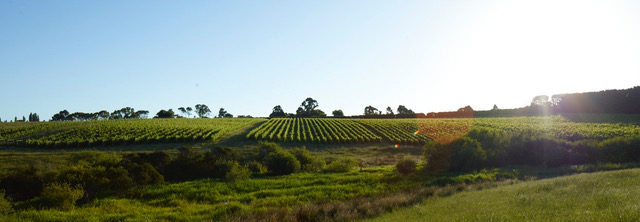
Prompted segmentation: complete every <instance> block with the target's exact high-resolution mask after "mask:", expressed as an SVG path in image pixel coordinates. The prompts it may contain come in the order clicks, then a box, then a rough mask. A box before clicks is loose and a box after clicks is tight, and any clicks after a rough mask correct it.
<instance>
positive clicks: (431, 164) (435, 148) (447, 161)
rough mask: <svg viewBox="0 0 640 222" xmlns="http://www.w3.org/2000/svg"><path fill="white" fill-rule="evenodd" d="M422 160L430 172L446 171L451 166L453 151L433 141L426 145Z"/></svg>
mask: <svg viewBox="0 0 640 222" xmlns="http://www.w3.org/2000/svg"><path fill="white" fill-rule="evenodd" d="M422 158H423V161H424V164H425V169H426V170H427V171H428V172H435V173H438V172H441V171H446V170H448V169H449V166H450V165H451V150H450V148H449V147H448V146H445V145H443V144H441V143H438V142H436V141H433V140H431V141H428V142H427V143H426V144H425V145H424V148H423V150H422Z"/></svg>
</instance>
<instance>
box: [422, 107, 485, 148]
mask: <svg viewBox="0 0 640 222" xmlns="http://www.w3.org/2000/svg"><path fill="white" fill-rule="evenodd" d="M473 123H474V121H473V111H472V109H471V107H469V108H467V107H464V108H461V109H460V110H458V111H457V112H441V113H434V114H431V113H430V114H429V115H427V116H426V118H424V117H423V118H417V119H416V125H417V126H418V131H416V132H415V133H413V135H417V133H420V134H424V135H425V136H427V137H429V138H430V139H432V140H434V141H436V142H438V143H441V144H449V143H451V142H453V141H456V140H457V139H460V138H462V137H463V136H465V135H467V133H469V131H471V129H473Z"/></svg>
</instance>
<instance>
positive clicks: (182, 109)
mask: <svg viewBox="0 0 640 222" xmlns="http://www.w3.org/2000/svg"><path fill="white" fill-rule="evenodd" d="M178 110H180V112H182V115H184V114H187V109H185V108H184V107H180V108H178Z"/></svg>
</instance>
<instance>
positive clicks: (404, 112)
mask: <svg viewBox="0 0 640 222" xmlns="http://www.w3.org/2000/svg"><path fill="white" fill-rule="evenodd" d="M410 114H415V112H413V110H410V109H407V107H405V106H403V105H399V106H398V115H410Z"/></svg>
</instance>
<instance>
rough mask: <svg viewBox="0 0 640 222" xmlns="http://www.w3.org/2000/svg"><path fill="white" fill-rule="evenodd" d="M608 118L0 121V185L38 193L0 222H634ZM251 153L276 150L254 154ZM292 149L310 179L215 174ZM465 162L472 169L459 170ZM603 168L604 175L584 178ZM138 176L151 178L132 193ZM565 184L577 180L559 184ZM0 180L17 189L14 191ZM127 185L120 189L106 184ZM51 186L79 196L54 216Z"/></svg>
mask: <svg viewBox="0 0 640 222" xmlns="http://www.w3.org/2000/svg"><path fill="white" fill-rule="evenodd" d="M612 118H613V117H612ZM615 118H617V119H615V120H614V119H611V118H607V117H606V116H588V115H582V116H573V117H562V116H550V117H511V118H476V119H304V120H303V119H271V120H264V119H173V120H156V119H151V120H118V121H87V122H55V123H0V137H1V138H2V139H3V140H4V142H3V143H4V145H0V146H3V147H2V149H1V150H0V185H2V186H3V187H6V188H3V189H7V190H9V191H12V192H19V190H20V189H21V188H22V185H29V184H32V182H33V183H39V185H38V186H40V187H38V186H36V187H31V189H33V192H32V193H31V194H32V195H31V196H28V197H27V198H24V197H23V198H22V199H21V200H11V202H12V203H11V206H10V208H7V207H6V204H5V205H3V202H2V198H0V221H123V220H126V221H210V220H212V221H226V220H232V221H256V220H262V221H351V220H357V219H364V218H375V217H378V216H380V215H382V217H380V218H375V219H377V220H381V221H400V220H408V221H414V220H424V219H425V218H428V219H429V220H430V221H431V220H434V221H460V220H463V221H485V220H489V221H491V220H494V221H495V220H499V221H503V220H510V221H513V220H515V221H521V220H536V221H547V220H551V221H554V220H560V221H567V220H569V221H583V220H586V221H595V220H597V221H601V220H605V221H610V220H616V221H619V220H622V221H628V220H633V219H637V218H640V215H639V213H637V212H638V210H639V206H640V201H637V200H636V198H635V197H636V196H638V194H639V193H640V191H638V190H639V189H638V188H640V187H638V186H640V185H638V184H640V183H638V180H637V179H636V178H638V176H640V170H639V169H631V170H619V169H628V168H634V167H637V166H638V162H640V152H637V150H638V149H637V145H638V144H640V126H638V125H637V124H636V123H637V121H636V120H637V119H638V118H637V117H633V116H616V117H615ZM18 140H20V141H22V142H21V143H19V142H17V141H18ZM24 141H27V142H24ZM263 141H272V142H278V143H279V144H280V146H281V147H282V148H284V149H282V148H279V149H281V151H277V150H271V151H268V149H266V148H264V147H263V146H265V145H264V144H265V143H263ZM460 141H462V142H460ZM269 144H272V145H275V146H278V145H277V144H273V143H269ZM425 144H426V145H425ZM434 144H435V145H434ZM438 144H439V145H438ZM267 146H270V145H267ZM427 146H429V147H431V148H434V147H436V148H437V149H441V150H448V151H447V152H449V153H444V154H442V155H443V156H441V157H443V158H444V159H445V160H446V161H445V162H441V163H444V164H445V165H444V166H446V167H449V166H451V168H444V170H445V171H439V170H437V169H435V168H428V167H427V164H425V161H426V160H427V158H426V157H425V155H423V151H425V150H428V149H427V148H426V147H427ZM185 147H187V148H185ZM261 147H262V148H261ZM300 147H306V149H304V150H306V151H305V152H308V155H310V156H311V157H313V158H315V160H314V161H316V162H313V163H321V164H320V165H312V166H317V167H318V168H317V169H316V170H315V171H305V169H307V168H303V167H300V166H298V168H297V169H296V170H295V171H293V173H292V174H288V175H282V176H275V175H277V174H275V173H273V172H272V171H264V172H262V171H251V173H250V174H251V178H250V179H242V180H238V181H235V180H233V179H229V178H228V177H226V176H225V174H228V173H230V172H232V171H233V169H235V168H233V167H231V166H232V165H233V164H235V165H237V166H238V167H244V168H246V169H249V165H250V164H256V163H257V164H263V165H264V166H266V165H267V164H270V162H269V161H268V159H269V156H270V155H268V154H275V153H278V152H280V153H283V152H285V153H289V154H291V155H294V153H295V152H296V151H295V150H298V151H299V150H301V149H297V148H300ZM86 150H99V152H97V151H86ZM151 151H153V153H157V152H160V153H164V154H163V155H166V158H168V159H166V160H165V162H164V164H160V165H158V164H157V162H153V161H157V160H160V159H145V160H144V161H152V162H148V164H152V163H153V164H154V165H149V167H150V168H151V169H150V171H144V169H145V168H140V167H141V165H136V164H138V163H139V164H143V162H135V161H140V159H138V160H135V159H132V158H134V157H131V156H130V155H134V156H135V155H139V156H138V157H139V158H142V157H145V155H147V154H152V152H151ZM265 152H266V153H265ZM128 155H129V157H127V156H128ZM295 155H297V154H295ZM438 155H440V154H438V153H431V154H429V156H430V157H436V156H438ZM447 155H448V156H447ZM156 157H157V156H156ZM145 158H152V157H150V156H147V157H145ZM292 158H297V160H298V161H299V162H302V160H303V159H305V158H307V157H300V156H295V157H292ZM465 158H466V160H467V161H471V160H473V161H476V162H475V163H476V165H473V166H471V167H469V166H464V165H461V164H460V163H461V162H460V161H459V160H465ZM403 159H410V160H413V161H415V162H417V163H418V168H419V169H418V170H419V171H417V172H415V173H410V174H408V175H402V174H400V173H399V172H398V171H397V170H396V168H395V166H394V165H395V164H396V163H398V162H399V161H400V160H403ZM85 160H86V161H85ZM93 160H95V161H93ZM347 160H348V161H351V163H353V164H355V165H353V166H348V167H346V168H345V169H346V171H348V172H345V171H334V170H331V169H334V168H331V167H330V165H331V164H332V163H338V164H334V165H331V166H332V167H335V166H340V165H339V163H340V161H346V162H345V163H347V162H348V161H347ZM438 160H439V159H428V161H431V163H434V162H435V163H438ZM318 161H319V162H318ZM428 161H427V162H428ZM448 161H450V162H448ZM455 161H457V162H455ZM462 163H464V161H463V162H462ZM171 164H173V165H171ZM325 164H326V165H325ZM439 164H440V163H439ZM454 164H457V165H455V166H458V168H453V166H454ZM358 166H359V167H358ZM460 166H464V167H460ZM225 167H228V168H225ZM307 167H308V166H307ZM146 169H149V168H146ZM172 169H189V171H180V170H178V171H175V170H174V171H170V170H172ZM221 169H222V171H221ZM486 169H494V170H486ZM252 170H253V169H252ZM360 170H362V171H360ZM608 170H609V171H610V170H618V171H610V172H597V171H608ZM151 171H153V172H155V173H160V174H162V175H163V176H164V177H165V179H164V180H162V181H160V182H158V183H150V182H148V181H147V182H144V181H145V180H147V179H149V178H151V177H152V176H153V174H146V173H152V172H151ZM92 172H95V173H96V175H91V174H93V173H92ZM176 172H177V173H176ZM191 172H198V173H193V174H189V173H191ZM220 172H222V174H220ZM234 172H240V171H234ZM247 172H248V171H247ZM583 172H597V173H583ZM13 173H16V174H13ZM576 173H582V174H579V175H572V176H566V175H570V174H576ZM182 174H189V175H190V176H186V177H184V178H183V179H181V178H182V177H180V176H181V175H182ZM194 175H195V176H194ZM7 178H14V179H12V180H15V178H17V179H18V180H23V179H24V180H23V181H17V182H18V183H17V184H21V185H19V186H15V185H12V183H13V182H12V181H9V180H8V179H7ZM203 178H204V179H203ZM515 178H518V179H515ZM531 178H545V179H542V180H533V179H531ZM546 178H549V179H546ZM129 179H130V181H129V183H125V184H129V185H127V186H128V187H126V189H124V188H123V189H120V190H119V188H118V182H113V181H124V182H127V180H129ZM57 181H60V182H70V183H71V182H73V183H74V184H76V185H82V189H84V190H85V192H91V193H90V194H91V195H93V196H92V197H91V198H89V197H88V196H86V198H83V199H80V200H79V201H78V202H77V203H76V204H75V207H71V208H70V209H66V210H64V209H62V208H59V209H56V206H57V205H54V204H52V202H47V201H48V200H46V199H43V196H44V191H43V187H44V186H49V185H50V184H51V183H52V182H57ZM110 181H111V182H110ZM131 184H133V185H131ZM96 186H98V187H100V186H105V189H107V192H105V193H100V192H99V191H100V190H101V189H97V190H96ZM107 186H108V187H107ZM68 187H69V189H72V188H73V186H71V185H68ZM29 191H31V190H29ZM33 194H35V195H33ZM87 195H88V194H87ZM5 203H6V202H5ZM7 209H10V210H9V211H6V210H7ZM433 215H436V216H433Z"/></svg>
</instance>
